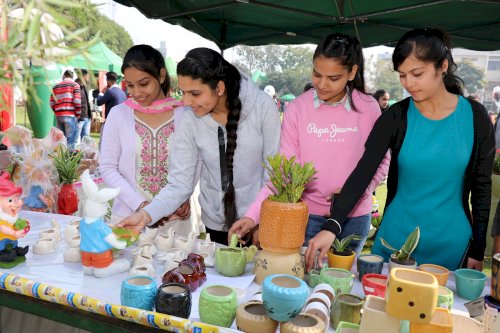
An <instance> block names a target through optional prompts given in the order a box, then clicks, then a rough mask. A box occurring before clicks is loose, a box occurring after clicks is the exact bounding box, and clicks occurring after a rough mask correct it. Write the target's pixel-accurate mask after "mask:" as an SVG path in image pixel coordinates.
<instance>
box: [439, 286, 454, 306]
mask: <svg viewBox="0 0 500 333" xmlns="http://www.w3.org/2000/svg"><path fill="white" fill-rule="evenodd" d="M437 306H438V307H440V308H445V309H448V310H451V308H452V307H453V291H451V290H450V289H448V288H446V287H443V286H439V289H438V300H437Z"/></svg>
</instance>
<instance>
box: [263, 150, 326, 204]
mask: <svg viewBox="0 0 500 333" xmlns="http://www.w3.org/2000/svg"><path fill="white" fill-rule="evenodd" d="M267 161H268V162H269V166H268V165H264V166H265V168H266V169H267V170H268V172H269V178H270V181H271V183H272V184H273V187H274V188H273V187H269V188H270V189H271V191H272V192H273V193H274V195H270V196H269V200H271V201H277V202H287V203H296V202H298V201H299V199H300V198H301V197H302V193H303V192H304V190H305V186H306V184H307V183H309V182H310V181H312V180H314V179H316V178H314V175H315V174H316V173H317V172H318V171H317V170H316V169H314V166H313V164H312V163H311V162H307V163H304V165H303V166H302V165H300V164H299V163H296V162H295V156H292V157H291V158H290V159H287V158H286V156H285V155H282V154H276V155H274V156H268V157H267Z"/></svg>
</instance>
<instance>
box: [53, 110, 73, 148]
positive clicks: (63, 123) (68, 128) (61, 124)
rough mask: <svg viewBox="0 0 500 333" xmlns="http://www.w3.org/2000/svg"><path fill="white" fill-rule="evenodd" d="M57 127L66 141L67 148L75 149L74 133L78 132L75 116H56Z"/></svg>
mask: <svg viewBox="0 0 500 333" xmlns="http://www.w3.org/2000/svg"><path fill="white" fill-rule="evenodd" d="M56 118H57V128H59V129H60V130H61V131H62V132H63V133H64V136H65V137H66V140H67V141H68V149H69V150H75V144H76V135H77V134H78V124H77V121H76V118H75V117H71V116H58V117H56Z"/></svg>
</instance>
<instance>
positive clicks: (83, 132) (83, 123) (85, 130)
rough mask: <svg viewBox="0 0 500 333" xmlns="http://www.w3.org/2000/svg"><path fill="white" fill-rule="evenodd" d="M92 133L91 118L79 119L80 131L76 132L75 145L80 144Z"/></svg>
mask: <svg viewBox="0 0 500 333" xmlns="http://www.w3.org/2000/svg"><path fill="white" fill-rule="evenodd" d="M89 135H90V119H89V118H83V119H81V118H80V120H79V121H78V132H77V133H76V141H75V145H76V146H78V145H79V144H80V142H81V139H83V137H84V136H89Z"/></svg>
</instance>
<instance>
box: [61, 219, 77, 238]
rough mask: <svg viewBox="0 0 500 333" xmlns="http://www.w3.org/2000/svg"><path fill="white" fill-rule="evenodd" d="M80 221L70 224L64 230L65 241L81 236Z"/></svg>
mask: <svg viewBox="0 0 500 333" xmlns="http://www.w3.org/2000/svg"><path fill="white" fill-rule="evenodd" d="M79 228H80V221H72V222H70V223H69V224H68V225H67V226H66V228H65V229H64V239H66V241H69V240H70V239H71V238H73V236H76V235H80V229H79Z"/></svg>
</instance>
